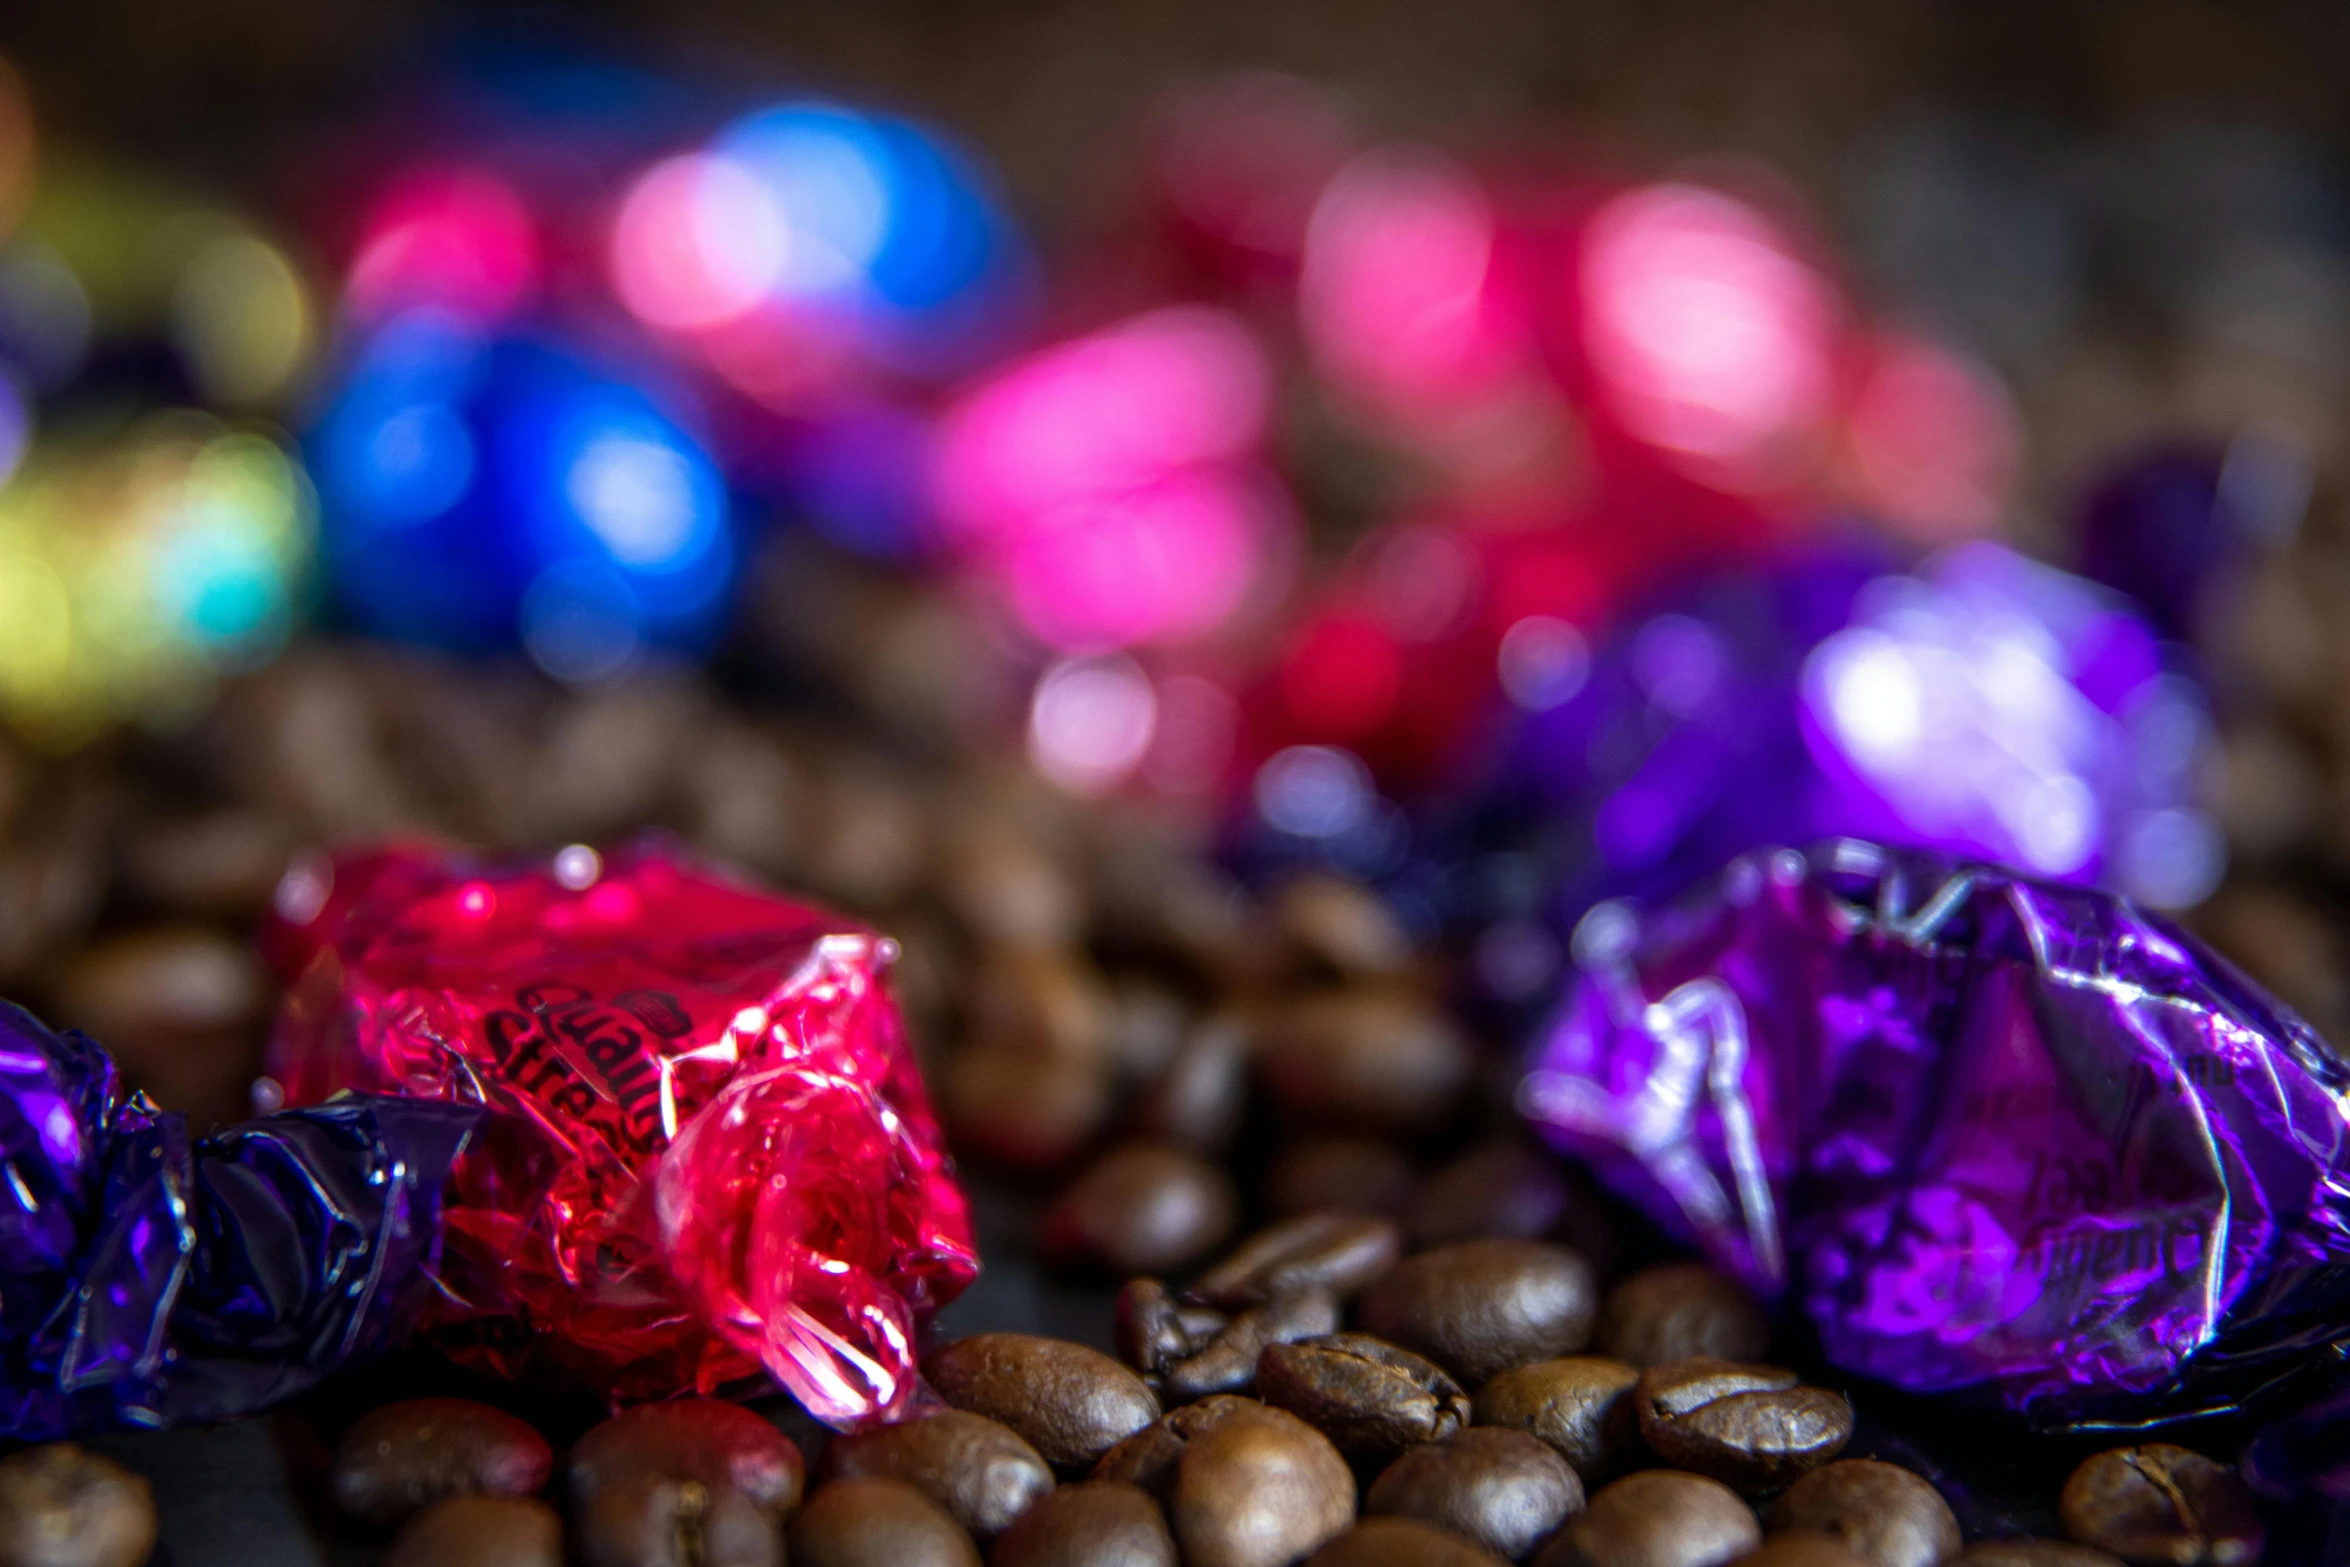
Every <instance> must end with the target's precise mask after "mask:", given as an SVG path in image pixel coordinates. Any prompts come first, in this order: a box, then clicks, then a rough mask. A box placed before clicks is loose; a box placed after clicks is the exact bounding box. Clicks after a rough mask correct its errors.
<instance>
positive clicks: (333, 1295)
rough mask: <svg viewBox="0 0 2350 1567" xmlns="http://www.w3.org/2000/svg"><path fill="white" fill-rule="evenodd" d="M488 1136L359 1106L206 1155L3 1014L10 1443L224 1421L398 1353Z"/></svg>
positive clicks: (0, 1115)
mask: <svg viewBox="0 0 2350 1567" xmlns="http://www.w3.org/2000/svg"><path fill="white" fill-rule="evenodd" d="M474 1121H475V1115H474V1113H473V1112H472V1111H470V1110H467V1109H464V1108H462V1107H460V1106H456V1105H445V1104H418V1103H410V1102H406V1101H401V1100H386V1099H373V1098H365V1097H360V1096H350V1097H346V1098H343V1099H339V1100H337V1101H336V1102H335V1103H333V1104H328V1105H321V1106H319V1107H318V1108H316V1109H310V1110H299V1111H286V1112H283V1113H280V1114H277V1115H272V1116H266V1117H263V1118H262V1119H259V1120H254V1121H247V1122H245V1123H243V1124H242V1125H239V1126H234V1127H231V1128H229V1129H228V1130H227V1131H224V1132H222V1133H220V1134H218V1135H217V1136H212V1137H206V1138H201V1139H197V1138H191V1137H190V1136H189V1135H188V1129H187V1123H186V1121H185V1119H184V1118H183V1117H181V1116H179V1115H176V1114H167V1113H165V1112H163V1111H160V1110H158V1109H156V1108H155V1106H154V1105H153V1104H151V1103H149V1102H148V1100H147V1099H146V1098H145V1097H144V1096H143V1095H140V1094H136V1093H128V1092H126V1091H125V1090H124V1089H123V1086H122V1083H121V1080H120V1079H119V1078H118V1077H117V1076H116V1074H115V1069H114V1063H113V1062H112V1061H111V1060H109V1059H108V1058H107V1055H106V1052H105V1051H103V1050H101V1049H99V1048H98V1046H97V1045H96V1044H95V1043H93V1042H92V1041H91V1040H90V1039H88V1038H87V1037H85V1036H84V1035H81V1034H78V1033H59V1032H56V1031H53V1030H51V1029H49V1028H47V1027H45V1026H43V1025H42V1023H41V1022H40V1021H39V1020H38V1019H37V1018H35V1017H34V1016H33V1015H32V1014H31V1013H29V1012H26V1011H25V1010H23V1009H22V1008H21V1007H16V1006H12V1005H10V1004H8V1003H7V1002H0V1437H7V1438H11V1439H19V1440H33V1439H39V1438H45V1437H53V1436H59V1435H64V1434H68V1433H74V1432H87V1431H99V1430H106V1429H110V1428H115V1427H140V1426H150V1427H151V1426H164V1425H173V1424H177V1423H181V1422H201V1421H214V1420H226V1419H230V1418H232V1417H235V1416H239V1415H246V1414H251V1413H253V1412H255V1411H257V1410H260V1409H263V1408H266V1407H267V1406H269V1405H270V1404H273V1403H275V1402H277V1401H278V1400H280V1399H283V1398H286V1397H289V1396H291V1395H293V1394H295V1393H299V1392H301V1391H302V1390H303V1389H305V1388H307V1387H309V1386H310V1385H311V1384H312V1383H314V1382H316V1381H318V1380H319V1378H321V1377H323V1376H325V1375H326V1374H327V1373H328V1372H330V1371H333V1370H335V1369H336V1368H338V1367H339V1366H342V1365H345V1364H347V1363H349V1362H351V1361H353V1360H355V1359H357V1358H360V1357H362V1356H365V1355H367V1354H370V1353H372V1352H374V1351H375V1350H378V1349H380V1348H382V1347H383V1346H384V1345H385V1344H386V1343H387V1342H388V1341H389V1340H390V1339H391V1338H392V1337H393V1335H394V1333H395V1332H396V1330H397V1329H398V1327H400V1326H402V1325H403V1323H404V1315H403V1314H404V1313H405V1311H406V1310H407V1309H408V1308H409V1307H410V1306H411V1305H412V1304H413V1302H414V1297H415V1292H416V1290H417V1288H418V1286H420V1285H421V1284H422V1283H423V1280H424V1277H425V1275H426V1273H427V1271H428V1270H429V1269H430V1267H431V1265H432V1263H433V1260H434V1258H435V1256H436V1255H437V1253H438V1249H439V1244H440V1218H441V1195H442V1186H443V1183H444V1182H445V1181H446V1180H447V1177H448V1174H449V1168H450V1162H451V1161H452V1160H453V1159H454V1158H456V1157H457V1154H458V1151H459V1149H460V1148H461V1147H462V1145H463V1144H464V1141H465V1138H466V1136H467V1134H468V1133H469V1131H470V1130H471V1129H472V1127H473V1124H474Z"/></svg>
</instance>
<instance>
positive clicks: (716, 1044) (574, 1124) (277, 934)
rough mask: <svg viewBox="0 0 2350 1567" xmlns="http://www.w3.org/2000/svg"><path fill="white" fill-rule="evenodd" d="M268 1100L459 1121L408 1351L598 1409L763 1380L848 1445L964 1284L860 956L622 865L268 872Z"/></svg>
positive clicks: (454, 863) (907, 1089)
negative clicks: (534, 1377)
mask: <svg viewBox="0 0 2350 1567" xmlns="http://www.w3.org/2000/svg"><path fill="white" fill-rule="evenodd" d="M268 945H269V947H270V949H271V951H272V952H273V955H274V956H275V957H276V959H277V961H279V962H280V963H281V964H284V965H286V966H288V967H295V968H298V969H299V973H300V977H299V979H298V981H297V982H296V984H295V985H294V987H293V990H292V992H291V993H290V994H289V996H288V999H287V1004H286V1010H285V1012H284V1014H283V1016H282V1017H281V1019H280V1021H279V1026H278V1031H277V1036H276V1039H275V1041H274V1045H273V1051H274V1056H273V1060H274V1063H275V1065H274V1069H275V1071H276V1072H277V1073H278V1074H279V1077H280V1080H281V1082H282V1084H283V1086H284V1088H285V1090H286V1093H287V1096H288V1098H289V1100H290V1101H291V1102H295V1103H307V1102H313V1101H315V1100H318V1099H320V1098H323V1097H324V1096H326V1095H328V1094H330V1093H332V1092H334V1091H335V1090H337V1089H340V1088H360V1089H367V1090H374V1091H382V1092H389V1093H398V1094H403V1095H407V1096H410V1097H413V1098H417V1099H423V1100H434V1101H443V1102H447V1103H451V1104H461V1105H477V1106H481V1107H483V1108H484V1109H485V1110H486V1112H487V1114H486V1117H485V1121H484V1125H483V1128H482V1132H481V1135H480V1136H479V1137H478V1138H477V1139H476V1141H475V1143H474V1144H473V1146H472V1147H471V1148H469V1149H468V1150H467V1152H466V1155H465V1158H464V1159H463V1160H462V1162H461V1163H460V1164H459V1167H458V1170H457V1174H456V1178H455V1181H454V1184H453V1187H452V1194H451V1202H450V1211H449V1217H448V1252H447V1257H446V1259H445V1264H444V1266H443V1268H442V1270H441V1274H440V1277H439V1283H440V1290H439V1293H438V1295H437V1296H436V1297H435V1298H434V1299H433V1300H432V1301H431V1302H430V1303H429V1304H428V1306H427V1308H426V1310H425V1312H424V1313H423V1316H422V1319H421V1323H420V1326H421V1327H422V1328H423V1330H424V1331H425V1332H426V1333H427V1334H428V1336H429V1337H430V1338H431V1339H432V1341H434V1342H435V1343H437V1344H438V1345H439V1346H440V1347H441V1348H443V1349H445V1350H447V1351H448V1352H449V1353H451V1354H452V1355H453V1356H455V1357H456V1358H457V1359H459V1360H461V1361H464V1362H467V1363H470V1364H473V1365H476V1366H478V1367H481V1368H483V1369H486V1370H489V1371H492V1372H495V1373H497V1374H501V1375H507V1376H522V1375H527V1374H535V1373H536V1372H538V1371H540V1370H544V1369H550V1368H551V1369H553V1370H555V1371H557V1372H558V1373H560V1374H563V1375H567V1376H571V1377H575V1378H579V1379H584V1380H586V1381H588V1382H589V1383H590V1384H591V1385H594V1386H597V1387H600V1388H603V1389H605V1390H607V1391H609V1392H610V1393H612V1394H613V1395H614V1396H617V1397H624V1398H642V1397H656V1396H661V1395H665V1394H669V1393H674V1392H676V1391H678V1390H680V1389H682V1388H688V1387H692V1388H698V1389H701V1390H703V1391H705V1392H707V1391H709V1390H711V1389H713V1388H716V1387H718V1386H720V1385H722V1384H725V1383H728V1382H732V1381H735V1380H737V1379H740V1378H744V1377H750V1376H755V1375H757V1374H758V1372H759V1371H760V1370H761V1368H764V1369H765V1370H766V1371H767V1372H768V1373H770V1374H772V1375H773V1376H774V1378H775V1379H776V1380H777V1381H778V1382H780V1383H782V1384H783V1385H784V1386H785V1387H786V1388H788V1389H790V1390H791V1392H792V1393H794V1394H795V1395H797V1396H798V1398H799V1399H800V1401H801V1402H802V1403H803V1404H805V1405H806V1406H807V1407H808V1409H809V1410H810V1411H811V1412H812V1413H814V1414H816V1415H818V1416H820V1417H822V1418H824V1419H827V1420H832V1421H835V1422H840V1423H848V1422H852V1421H855V1420H859V1419H863V1418H866V1417H869V1416H873V1415H877V1414H885V1413H889V1412H891V1411H894V1410H896V1409H898V1408H900V1407H902V1406H903V1404H904V1402H905V1400H906V1398H907V1397H908V1396H909V1394H910V1393H911V1391H912V1389H913V1387H914V1384H915V1375H914V1357H915V1342H914V1340H915V1332H916V1327H917V1323H918V1321H919V1319H920V1318H921V1317H922V1316H924V1315H926V1314H927V1313H928V1312H929V1311H930V1310H931V1309H933V1308H934V1307H936V1306H937V1305H939V1304H941V1303H942V1302H944V1301H945V1300H947V1299H949V1298H951V1297H952V1296H953V1295H954V1294H955V1293H957V1292H958V1291H959V1290H961V1289H962V1287H963V1286H964V1285H965V1284H967V1283H969V1282H970V1280H971V1279H972V1277H973V1276H974V1275H975V1274H976V1272H977V1269H978V1262H977V1258H976V1255H975V1253H974V1252H973V1249H972V1244H971V1226H970V1216H969V1212H968V1210H967V1208H966V1206H965V1203H964V1199H963V1195H962V1193H961V1191H960V1190H959V1189H958V1188H957V1187H956V1185H955V1183H954V1180H953V1177H952V1174H951V1172H950V1170H949V1168H948V1164H947V1159H946V1156H945V1153H944V1151H943V1148H942V1145H941V1139H940V1137H939V1133H938V1129H937V1126H936V1123H935V1122H934V1121H933V1120H932V1118H931V1114H930V1110H929V1106H928V1104H927V1103H926V1102H925V1100H924V1098H923V1093H922V1083H921V1079H920V1077H919V1075H918V1074H917V1072H916V1071H915V1067H914V1062H913V1058H912V1056H911V1054H910V1053H909V1051H908V1049H907V1046H906V1040H905V1034H904V1029H903V1026H902V1024H901V1023H900V1020H899V1016H898V1012H897V1009H896V1007H895V1005H894V1004H893V1003H892V1001H891V1000H890V998H889V995H888V993H887V991H886V990H885V988H884V986H883V983H882V973H883V970H884V968H885V966H886V965H887V963H888V962H889V961H890V959H891V958H892V957H893V956H894V955H895V948H894V946H892V944H890V943H889V942H888V941H887V940H885V939H884V938H882V937H880V936H878V935H875V934H874V933H873V932H871V931H868V930H864V929H861V928H859V927H857V926H855V925H853V924H850V923H848V922H846V921H844V920H841V919H838V918H836V917H834V916H831V915H828V914H825V913H823V912H821V911H819V910H816V909H813V908H809V907H806V906H804V905H801V904H797V903H792V902H787V901H785V900H783V899H780V898H776V897H772V896H769V895H767V894H765V893H762V892H759V891H756V890H753V889H752V888H749V887H747V886H744V885H741V884H738V883H736V882H734V881H732V880H730V879H728V878H727V877H725V876H723V875H721V874H719V873H718V872H717V871H715V870H713V869H710V868H707V867H704V866H701V865H699V864H697V863H696V862H694V861H692V860H690V859H688V858H686V857H684V856H683V855H682V854H681V853H679V852H677V851H675V850H673V849H671V848H669V847H667V846H666V845H664V844H662V843H660V842H658V841H654V842H646V843H641V844H638V845H635V846H633V847H629V848H626V849H623V850H620V851H618V852H616V853H614V854H613V855H612V856H611V857H610V858H608V859H607V858H602V857H599V856H598V855H597V854H596V853H595V852H594V851H593V850H590V849H588V848H586V847H584V846H574V847H573V848H570V849H566V850H564V851H563V852H562V853H560V854H558V855H555V856H553V857H552V858H541V859H535V860H529V861H512V860H507V861H488V860H480V859H476V858H473V857H470V856H466V855H463V854H457V853H450V852H445V851H441V850H437V849H429V848H420V847H403V848H392V849H387V850H379V851H374V852H370V853H364V854H356V855H351V856H346V857H345V858H343V859H341V860H340V861H337V862H334V863H331V864H328V863H324V862H319V863H310V864H305V865H303V866H300V867H297V869H296V871H295V872H294V873H292V875H291V876H290V877H289V879H288V881H287V883H286V884H285V886H283V887H282V888H281V889H280V896H279V899H278V925H277V928H276V929H274V930H272V931H271V932H270V933H269V934H268Z"/></svg>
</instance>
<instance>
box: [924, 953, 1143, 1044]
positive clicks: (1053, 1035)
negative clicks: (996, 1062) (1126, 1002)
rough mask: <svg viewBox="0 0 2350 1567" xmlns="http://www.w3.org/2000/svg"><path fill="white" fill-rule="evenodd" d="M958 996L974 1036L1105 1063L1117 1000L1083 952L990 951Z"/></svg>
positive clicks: (1114, 1023)
mask: <svg viewBox="0 0 2350 1567" xmlns="http://www.w3.org/2000/svg"><path fill="white" fill-rule="evenodd" d="M961 999H962V1001H963V1003H964V1005H965V1007H966V1008H967V1009H968V1013H969V1018H970V1029H971V1034H972V1037H973V1038H975V1039H978V1040H983V1041H997V1040H1001V1041H1004V1042H1006V1043H1010V1044H1016V1045H1019V1046H1021V1047H1023V1048H1025V1049H1027V1050H1030V1051H1033V1052H1035V1053H1036V1054H1038V1055H1041V1056H1046V1057H1049V1058H1051V1059H1053V1060H1056V1061H1082V1062H1086V1063H1088V1064H1095V1065H1101V1064H1108V1062H1109V1060H1110V1045H1111V1035H1112V1033H1113V1032H1114V1031H1115V1030H1116V1028H1117V1026H1118V1014H1117V1007H1116V1003H1115V1002H1114V1001H1113V1000H1112V999H1111V995H1110V987H1109V982H1108V981H1107V980H1105V979H1104V978H1102V976H1101V973H1100V971H1099V970H1098V969H1096V968H1095V967H1094V965H1093V961H1092V959H1090V958H1088V957H1086V955H1085V954H1084V953H1082V952H1071V951H1064V950H1059V949H1049V948H1044V949H1040V948H1035V947H1014V948H1003V947H994V948H990V949H988V950H987V952H986V953H985V954H984V955H983V957H982V958H981V960H980V962H979V964H978V967H977V970H976V972H975V973H974V974H973V976H972V980H971V985H970V992H969V994H968V995H966V996H964V997H962V998H961Z"/></svg>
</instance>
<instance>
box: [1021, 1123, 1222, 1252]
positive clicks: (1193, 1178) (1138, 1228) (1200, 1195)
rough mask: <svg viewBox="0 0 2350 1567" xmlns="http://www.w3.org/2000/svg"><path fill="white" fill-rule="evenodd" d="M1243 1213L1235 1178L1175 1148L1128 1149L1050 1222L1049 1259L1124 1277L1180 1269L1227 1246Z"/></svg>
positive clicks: (1095, 1172)
mask: <svg viewBox="0 0 2350 1567" xmlns="http://www.w3.org/2000/svg"><path fill="white" fill-rule="evenodd" d="M1239 1211H1240V1197H1239V1193H1238V1192H1236V1191H1235V1190H1234V1189H1233V1185H1232V1177H1231V1176H1230V1175H1228V1174H1226V1173H1225V1172H1224V1171H1223V1170H1221V1169H1219V1168H1217V1167H1216V1166H1215V1165H1212V1164H1210V1163H1208V1162H1207V1161H1206V1160H1204V1159H1202V1158H1200V1157H1199V1155H1197V1154H1195V1153H1193V1152H1191V1151H1190V1150H1189V1149H1187V1148H1184V1147H1181V1146H1179V1145H1177V1144H1174V1143H1128V1144H1126V1145H1125V1146H1124V1147H1122V1148H1118V1149H1114V1150H1113V1151H1112V1152H1111V1153H1110V1154H1109V1155H1108V1156H1106V1157H1105V1158H1104V1159H1103V1160H1102V1161H1101V1162H1100V1163H1099V1164H1097V1165H1095V1166H1094V1167H1093V1168H1092V1169H1090V1170H1088V1171H1086V1172H1085V1173H1084V1174H1083V1175H1081V1176H1079V1177H1078V1178H1077V1179H1076V1180H1075V1181H1073V1182H1072V1183H1070V1186H1069V1189H1068V1190H1067V1191H1064V1192H1063V1193H1062V1194H1061V1198H1060V1201H1058V1202H1056V1203H1054V1204H1053V1206H1052V1210H1051V1211H1050V1212H1049V1213H1047V1214H1046V1215H1045V1219H1044V1228H1043V1232H1042V1235H1041V1237H1040V1240H1041V1244H1042V1246H1043V1249H1044V1254H1045V1255H1046V1256H1047V1257H1049V1258H1055V1259H1057V1260H1060V1261H1063V1262H1093V1263H1100V1264H1102V1265H1104V1266H1106V1267H1109V1268H1112V1269H1114V1270H1116V1271H1117V1272H1119V1273H1156V1272H1159V1271H1162V1270H1164V1269H1168V1268H1179V1267H1182V1266H1183V1265H1184V1264H1185V1263H1188V1262H1193V1261H1196V1260H1197V1259H1199V1258H1200V1257H1202V1256H1204V1255H1205V1254H1207V1253H1208V1252H1210V1251H1212V1250H1214V1249H1215V1248H1216V1247H1218V1246H1220V1245H1222V1244H1223V1243H1224V1241H1225V1239H1226V1237H1228V1236H1229V1235H1231V1233H1232V1224H1233V1220H1234V1219H1235V1218H1236V1217H1237V1216H1238V1214H1239Z"/></svg>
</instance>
